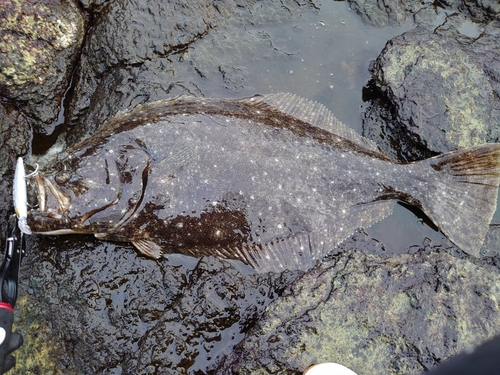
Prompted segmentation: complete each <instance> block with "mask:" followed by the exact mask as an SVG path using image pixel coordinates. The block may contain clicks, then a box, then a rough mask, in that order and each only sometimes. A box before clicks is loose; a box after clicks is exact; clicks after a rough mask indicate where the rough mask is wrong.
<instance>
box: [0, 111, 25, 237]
mask: <svg viewBox="0 0 500 375" xmlns="http://www.w3.org/2000/svg"><path fill="white" fill-rule="evenodd" d="M0 119H1V121H0V160H2V163H1V164H0V227H1V228H6V227H7V219H8V217H9V216H10V215H11V214H12V213H13V212H14V207H13V204H12V180H13V178H14V167H15V165H16V164H15V163H16V159H17V157H18V156H22V155H26V154H27V153H28V151H29V144H28V142H29V140H30V139H31V129H30V124H29V121H28V119H27V118H26V116H25V115H24V114H23V113H22V112H20V111H19V110H17V109H16V108H15V107H14V106H13V105H11V104H9V103H0ZM0 233H1V234H0V241H1V242H0V243H2V244H3V243H4V242H3V241H4V240H5V238H4V231H1V232H0Z"/></svg>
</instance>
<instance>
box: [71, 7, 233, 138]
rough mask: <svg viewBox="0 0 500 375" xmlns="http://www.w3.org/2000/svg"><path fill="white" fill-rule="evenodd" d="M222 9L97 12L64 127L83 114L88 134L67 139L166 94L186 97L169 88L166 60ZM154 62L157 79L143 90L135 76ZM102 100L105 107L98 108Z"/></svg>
mask: <svg viewBox="0 0 500 375" xmlns="http://www.w3.org/2000/svg"><path fill="white" fill-rule="evenodd" d="M228 4H229V5H228ZM88 5H90V4H88ZM227 7H229V8H231V5H230V3H226V2H224V1H220V2H212V1H209V0H196V1H190V2H189V3H186V2H185V1H180V0H169V1H166V2H160V1H157V2H150V1H145V0H137V1H136V0H120V1H113V2H110V3H108V4H106V5H105V6H104V7H103V8H102V9H100V11H99V13H97V14H96V15H95V18H96V21H95V23H94V25H93V26H92V27H91V28H90V30H89V35H88V39H87V42H86V44H85V47H84V49H83V54H82V58H81V60H80V62H79V65H78V70H77V76H76V81H75V93H74V98H75V100H73V101H72V102H71V104H70V106H69V112H68V119H69V122H70V123H72V124H74V123H76V122H77V121H80V120H81V116H82V114H83V112H84V111H87V114H86V117H85V118H84V119H83V121H82V122H83V125H84V126H87V127H88V129H84V128H82V129H77V132H76V134H74V135H72V139H73V140H75V139H77V138H81V137H82V136H84V135H85V133H86V132H88V131H90V132H92V131H95V129H96V127H97V126H98V125H99V124H100V123H102V121H103V120H105V119H108V118H109V117H112V116H113V115H115V114H116V113H117V112H118V111H120V110H125V109H129V108H132V107H134V106H135V105H137V104H140V103H142V102H145V101H147V100H155V99H160V98H165V97H168V95H169V94H170V95H179V94H181V93H190V91H189V89H186V88H185V87H183V86H182V85H176V84H175V83H174V82H172V81H174V80H175V78H174V72H173V69H172V67H171V60H170V59H168V58H166V57H167V56H169V55H171V54H174V53H176V52H179V51H182V50H183V49H186V48H188V47H189V45H191V44H192V43H194V42H195V41H196V40H198V39H200V38H202V37H203V36H204V35H206V34H207V33H208V31H209V30H210V29H212V28H215V27H216V26H217V24H218V21H219V20H220V19H222V17H223V16H224V15H225V14H226V11H225V8H227ZM157 59H159V60H161V62H160V63H159V65H160V66H158V68H157V69H155V70H154V71H155V72H156V73H155V74H159V75H158V76H157V77H155V78H154V79H153V81H152V82H151V83H150V84H145V81H144V80H142V79H141V77H140V76H141V74H143V73H144V71H145V70H146V71H149V70H150V69H149V66H148V65H149V64H150V63H151V62H152V61H154V60H157ZM153 64H154V62H153ZM144 65H146V66H144ZM141 84H142V86H141ZM138 86H139V87H138ZM141 91H142V92H141ZM103 98H106V100H104V102H105V103H106V104H105V105H106V107H103V106H102V103H103ZM89 107H90V108H89Z"/></svg>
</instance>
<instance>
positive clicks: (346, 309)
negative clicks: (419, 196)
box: [216, 234, 500, 375]
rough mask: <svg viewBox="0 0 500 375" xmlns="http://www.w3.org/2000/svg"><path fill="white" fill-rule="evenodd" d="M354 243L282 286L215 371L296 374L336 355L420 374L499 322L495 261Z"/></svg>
mask: <svg viewBox="0 0 500 375" xmlns="http://www.w3.org/2000/svg"><path fill="white" fill-rule="evenodd" d="M358 237H359V234H358ZM361 242H365V243H366V242H370V239H369V238H366V239H365V240H363V241H361ZM356 247H358V248H359V245H357V244H356V243H355V242H351V243H350V244H348V245H347V246H346V247H345V249H346V251H344V252H342V253H339V254H337V255H335V256H333V257H332V259H331V260H330V261H329V262H325V263H324V264H323V265H321V266H320V267H318V268H316V269H314V270H312V271H310V272H309V273H307V274H305V275H304V276H303V277H302V278H301V279H299V280H298V281H297V282H295V283H294V284H292V285H291V286H290V287H289V288H287V289H286V290H285V292H284V293H283V295H282V296H281V297H280V298H278V299H277V300H275V301H274V302H272V303H271V304H270V305H269V306H268V307H267V310H266V314H265V315H264V317H263V318H262V319H261V320H260V321H259V322H258V324H257V325H256V326H255V327H254V328H253V329H252V330H251V331H250V332H248V334H247V335H246V337H245V339H244V340H243V341H242V342H241V344H239V345H237V346H236V348H235V349H234V351H233V353H232V354H230V355H228V356H226V358H224V360H223V361H221V363H220V364H219V367H218V368H217V371H216V373H224V374H301V373H302V371H303V369H305V368H307V367H308V366H309V365H311V364H314V363H318V362H337V363H341V364H343V365H345V366H347V367H349V368H351V369H353V370H354V371H355V372H357V373H358V374H409V375H410V374H420V373H421V372H423V371H425V370H427V369H430V368H432V367H434V366H436V365H437V364H439V363H440V362H442V361H444V360H446V359H447V358H450V357H451V356H453V355H455V354H457V353H459V352H461V351H463V350H467V349H468V348H471V347H473V346H475V345H477V344H479V343H482V342H483V341H486V340H487V339H488V338H489V337H492V336H494V335H495V333H496V332H498V330H499V329H500V309H499V307H498V304H497V302H496V301H497V300H498V298H499V296H500V284H499V273H498V271H499V269H498V267H496V266H495V265H492V264H488V263H487V262H484V263H480V262H477V261H475V260H472V259H470V258H468V257H457V256H456V255H450V254H448V253H447V252H446V251H444V250H445V249H444V248H442V247H441V246H427V247H425V248H420V249H419V250H418V251H416V252H415V253H413V254H399V255H394V254H392V255H391V256H390V257H387V256H383V255H380V254H365V253H364V251H363V250H362V251H359V250H354V249H355V248H356ZM353 248H354V249H353ZM449 250H451V249H448V251H449Z"/></svg>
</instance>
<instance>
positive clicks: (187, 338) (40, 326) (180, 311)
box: [14, 237, 297, 374]
mask: <svg viewBox="0 0 500 375" xmlns="http://www.w3.org/2000/svg"><path fill="white" fill-rule="evenodd" d="M41 242H43V245H45V248H46V250H47V251H46V252H45V253H43V254H42V253H35V254H29V257H28V258H26V262H25V265H24V268H23V272H25V273H29V274H30V279H29V281H28V280H23V285H22V290H23V291H25V294H24V295H23V296H22V297H21V298H20V301H19V307H18V311H19V317H20V319H21V320H20V321H19V322H17V324H18V327H19V329H18V330H20V332H21V333H22V334H23V335H24V337H25V344H24V346H23V349H22V351H20V353H19V355H18V365H17V366H16V370H15V372H14V373H17V374H26V373H42V372H43V373H64V374H66V373H69V374H71V373H78V374H82V373H90V374H116V373H122V374H151V373H162V374H186V373H188V369H190V370H189V371H195V370H196V371H201V373H205V371H206V369H207V368H208V367H210V365H211V364H212V363H214V361H215V359H216V358H217V356H218V355H220V354H222V353H226V352H229V351H230V350H231V348H232V346H233V345H234V344H235V343H237V342H239V341H240V340H241V338H242V337H243V335H244V332H245V331H246V330H248V328H249V327H251V326H253V325H254V324H255V321H256V320H258V319H259V318H260V316H261V315H262V313H263V311H264V310H265V308H266V306H267V305H268V304H269V303H270V302H271V301H272V300H274V299H275V298H276V297H277V296H278V295H279V294H280V293H281V291H282V290H283V289H284V287H285V286H286V285H287V284H289V283H290V282H291V280H294V279H295V278H296V277H297V274H293V273H284V274H283V275H258V274H253V273H250V274H249V273H248V269H246V267H243V269H246V271H245V272H243V273H242V272H241V271H239V270H238V269H236V268H234V266H233V265H232V264H230V263H228V262H224V261H221V260H220V259H216V258H204V259H201V260H199V261H198V260H194V259H191V258H186V257H181V258H182V259H183V261H182V262H180V263H179V262H177V263H176V262H175V261H167V260H166V259H163V260H161V261H152V260H150V259H145V258H143V257H140V256H138V255H137V252H136V251H135V250H133V248H132V247H131V246H127V245H125V246H117V245H113V244H109V243H102V242H98V241H96V240H92V239H89V238H88V237H81V238H79V237H76V238H75V237H73V238H66V239H50V238H43V239H41ZM29 245H30V248H33V247H34V246H35V245H36V244H35V243H33V242H31V243H30V244H29ZM186 259H187V261H186ZM26 291H27V293H26ZM62 307H63V308H62ZM55 316H57V319H54V317H55ZM35 326H36V327H37V330H34V327H35ZM42 345H43V346H42ZM42 348H43V353H45V356H44V357H42V356H37V357H36V358H29V355H31V353H33V352H37V351H40V350H41V349H42ZM25 353H26V354H25Z"/></svg>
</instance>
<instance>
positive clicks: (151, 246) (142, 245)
mask: <svg viewBox="0 0 500 375" xmlns="http://www.w3.org/2000/svg"><path fill="white" fill-rule="evenodd" d="M132 244H133V245H134V246H135V247H136V248H137V250H139V251H140V252H141V253H143V254H144V255H146V256H148V257H150V258H155V259H158V258H160V257H161V254H162V251H161V247H160V246H158V245H157V244H156V243H154V242H153V241H148V240H134V241H132Z"/></svg>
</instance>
